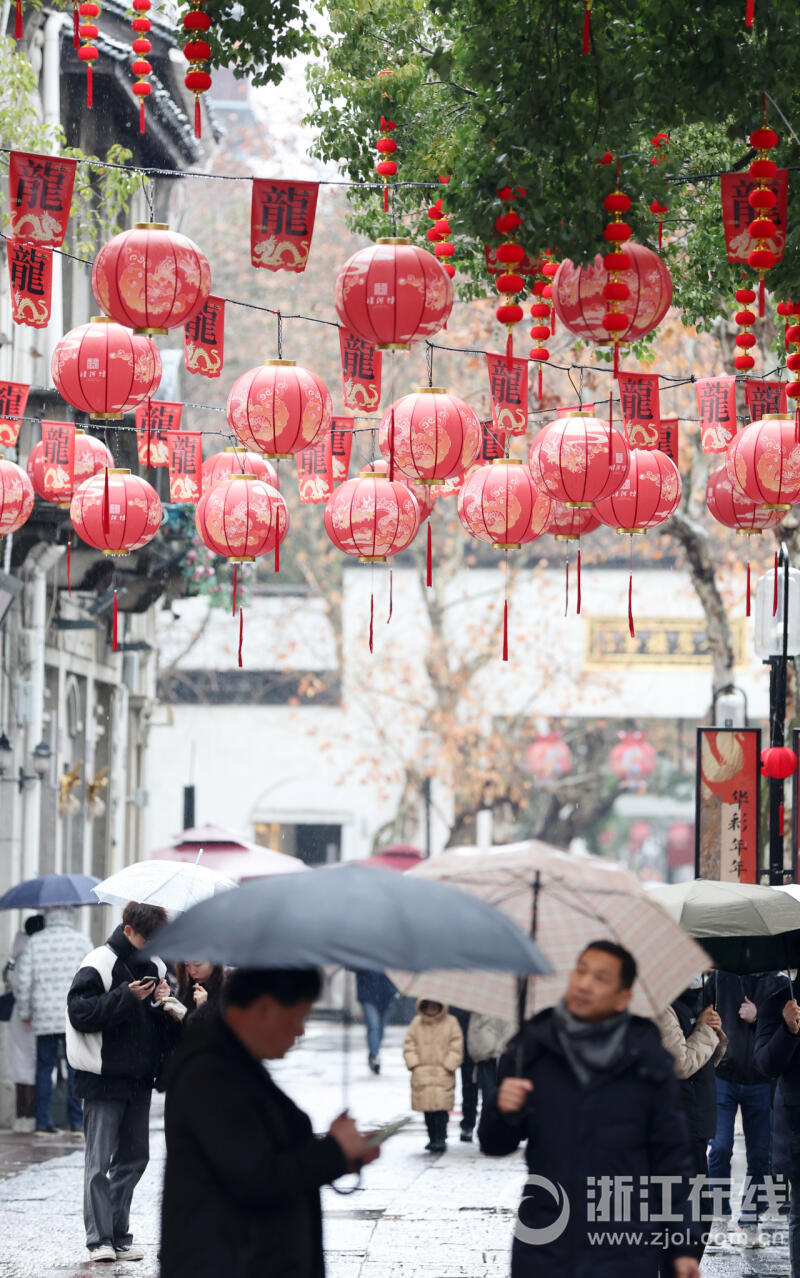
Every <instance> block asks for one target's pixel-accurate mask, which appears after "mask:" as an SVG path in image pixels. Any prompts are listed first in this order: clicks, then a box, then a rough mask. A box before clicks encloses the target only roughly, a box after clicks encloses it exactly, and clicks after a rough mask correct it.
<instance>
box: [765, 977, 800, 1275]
mask: <svg viewBox="0 0 800 1278" xmlns="http://www.w3.org/2000/svg"><path fill="white" fill-rule="evenodd" d="M789 993H790V990H789V987H788V985H787V986H786V988H782V989H778V990H777V991H776V992H775V993H773V994H772V995H771V997H769V998H768V999H767V1000H766V1002H762V1003H759V1006H758V1021H757V1022H756V1043H755V1053H754V1060H755V1064H756V1068H757V1069H759V1070H761V1073H762V1074H766V1075H767V1077H768V1078H775V1079H777V1080H778V1085H777V1087H776V1088H775V1096H774V1100H773V1106H772V1172H773V1175H776V1176H786V1177H787V1178H788V1180H789V1193H790V1201H789V1259H790V1261H791V1265H792V1273H793V1274H794V1275H795V1278H796V1276H797V1275H800V1005H798V1003H797V1000H796V999H794V998H790V997H788V995H789Z"/></svg>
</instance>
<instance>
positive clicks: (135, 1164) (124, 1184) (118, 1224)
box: [83, 1094, 150, 1247]
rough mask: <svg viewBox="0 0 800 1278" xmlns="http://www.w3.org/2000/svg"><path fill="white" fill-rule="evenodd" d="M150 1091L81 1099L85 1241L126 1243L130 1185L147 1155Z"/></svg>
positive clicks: (88, 1243) (136, 1180) (93, 1244)
mask: <svg viewBox="0 0 800 1278" xmlns="http://www.w3.org/2000/svg"><path fill="white" fill-rule="evenodd" d="M149 1119H150V1096H149V1094H148V1095H147V1097H146V1099H145V1100H139V1101H124V1100H87V1101H85V1102H84V1123H85V1128H86V1160H85V1164H84V1182H83V1220H84V1224H85V1225H86V1246H87V1247H97V1246H98V1244H99V1243H111V1244H112V1245H114V1246H117V1247H119V1246H126V1245H127V1246H129V1245H130V1242H131V1233H130V1229H129V1224H128V1218H129V1215H130V1210H131V1199H132V1198H133V1191H134V1189H135V1188H136V1186H137V1185H138V1183H139V1181H140V1180H141V1178H142V1174H143V1173H144V1169H145V1168H146V1166H147V1163H148V1159H149V1157H150V1143H149V1142H150V1129H149Z"/></svg>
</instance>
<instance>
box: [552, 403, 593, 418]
mask: <svg viewBox="0 0 800 1278" xmlns="http://www.w3.org/2000/svg"><path fill="white" fill-rule="evenodd" d="M593 412H594V404H569V405H567V407H566V408H557V409H556V417H572V416H573V415H574V414H575V413H593Z"/></svg>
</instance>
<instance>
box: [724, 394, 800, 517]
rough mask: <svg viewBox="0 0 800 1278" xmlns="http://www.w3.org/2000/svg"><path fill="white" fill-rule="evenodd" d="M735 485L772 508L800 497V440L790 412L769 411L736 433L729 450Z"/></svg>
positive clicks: (727, 466)
mask: <svg viewBox="0 0 800 1278" xmlns="http://www.w3.org/2000/svg"><path fill="white" fill-rule="evenodd" d="M725 469H726V470H727V472H728V478H729V479H730V481H731V483H732V484H733V485H734V487H736V488H738V489H739V490H740V492H743V493H744V495H745V496H746V497H749V498H750V500H751V501H754V502H757V503H758V504H759V505H760V506H766V507H767V509H768V510H783V511H786V510H789V509H790V507H791V506H793V505H794V503H795V502H797V501H798V500H800V443H798V442H797V440H796V439H795V429H794V419H793V417H792V415H791V414H790V413H767V414H765V416H764V417H762V418H761V420H760V421H757V422H753V423H752V425H750V426H746V427H745V429H744V430H742V431H739V433H738V435H734V437H733V439H732V440H731V442H730V443H729V444H728V448H727V452H726V454H725Z"/></svg>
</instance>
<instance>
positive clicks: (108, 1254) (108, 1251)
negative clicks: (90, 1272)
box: [89, 1243, 117, 1263]
mask: <svg viewBox="0 0 800 1278" xmlns="http://www.w3.org/2000/svg"><path fill="white" fill-rule="evenodd" d="M116 1259H117V1253H116V1251H115V1250H114V1248H113V1247H112V1246H111V1243H98V1244H97V1246H96V1247H90V1248H89V1260H90V1261H92V1263H94V1262H96V1261H99V1260H116Z"/></svg>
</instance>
